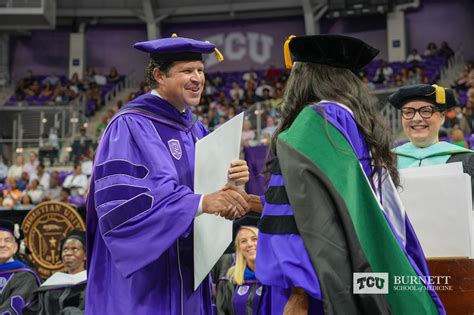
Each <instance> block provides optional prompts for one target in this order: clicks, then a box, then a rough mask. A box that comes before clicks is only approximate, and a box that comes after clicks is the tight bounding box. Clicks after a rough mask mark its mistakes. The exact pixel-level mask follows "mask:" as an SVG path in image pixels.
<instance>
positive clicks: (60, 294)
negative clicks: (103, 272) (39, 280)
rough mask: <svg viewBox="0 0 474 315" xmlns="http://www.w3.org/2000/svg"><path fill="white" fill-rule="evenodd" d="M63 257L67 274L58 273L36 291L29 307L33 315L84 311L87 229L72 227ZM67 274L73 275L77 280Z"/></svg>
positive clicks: (77, 314) (63, 247)
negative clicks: (72, 279)
mask: <svg viewBox="0 0 474 315" xmlns="http://www.w3.org/2000/svg"><path fill="white" fill-rule="evenodd" d="M61 259H62V261H63V264H64V271H65V273H63V272H56V273H55V274H53V275H52V276H51V277H50V278H49V279H47V280H46V281H45V282H44V284H42V285H41V286H40V287H39V289H37V290H36V291H35V294H36V302H35V303H34V304H32V305H31V306H29V307H28V310H29V311H30V312H31V314H36V315H52V314H61V315H79V314H84V309H85V291H86V285H87V274H86V271H85V261H86V238H85V233H84V232H82V231H78V230H72V231H71V232H70V233H69V234H68V235H67V236H66V237H65V238H64V240H62V242H61ZM68 275H74V281H71V280H70V279H71V277H70V276H68ZM53 283H54V284H53ZM26 314H27V315H28V314H30V313H28V312H27V313H26Z"/></svg>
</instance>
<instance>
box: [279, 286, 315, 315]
mask: <svg viewBox="0 0 474 315" xmlns="http://www.w3.org/2000/svg"><path fill="white" fill-rule="evenodd" d="M308 309H309V302H308V294H307V293H306V292H305V290H304V289H302V288H292V289H291V295H290V297H289V298H288V302H287V303H286V305H285V309H284V310H283V315H308Z"/></svg>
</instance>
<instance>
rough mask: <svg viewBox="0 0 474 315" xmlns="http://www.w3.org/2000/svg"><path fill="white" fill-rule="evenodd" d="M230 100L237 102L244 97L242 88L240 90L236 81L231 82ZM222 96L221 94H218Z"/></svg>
mask: <svg viewBox="0 0 474 315" xmlns="http://www.w3.org/2000/svg"><path fill="white" fill-rule="evenodd" d="M229 95H230V98H231V99H232V101H235V102H237V103H239V102H240V101H241V100H242V99H243V98H244V90H242V89H241V88H240V86H239V84H238V83H237V82H235V81H234V82H232V89H231V90H230V91H229ZM220 96H221V97H222V95H220Z"/></svg>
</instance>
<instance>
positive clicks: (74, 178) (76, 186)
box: [63, 164, 89, 196]
mask: <svg viewBox="0 0 474 315" xmlns="http://www.w3.org/2000/svg"><path fill="white" fill-rule="evenodd" d="M88 184H89V182H88V180H87V176H86V175H85V174H83V173H82V168H81V164H76V165H74V173H72V174H70V175H68V176H67V177H66V179H65V180H64V183H63V187H64V188H68V189H70V190H71V192H70V194H71V196H84V195H85V192H86V189H87V185H88Z"/></svg>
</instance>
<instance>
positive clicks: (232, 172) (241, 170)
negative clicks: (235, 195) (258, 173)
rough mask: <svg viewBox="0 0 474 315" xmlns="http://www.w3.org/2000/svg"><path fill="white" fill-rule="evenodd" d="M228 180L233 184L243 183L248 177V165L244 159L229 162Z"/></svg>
mask: <svg viewBox="0 0 474 315" xmlns="http://www.w3.org/2000/svg"><path fill="white" fill-rule="evenodd" d="M228 178H229V180H230V181H232V182H233V183H234V184H235V185H237V186H238V185H245V184H246V183H247V182H248V181H249V179H250V172H249V167H248V166H247V162H246V161H244V160H237V161H234V162H232V163H231V164H230V168H229V176H228Z"/></svg>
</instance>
